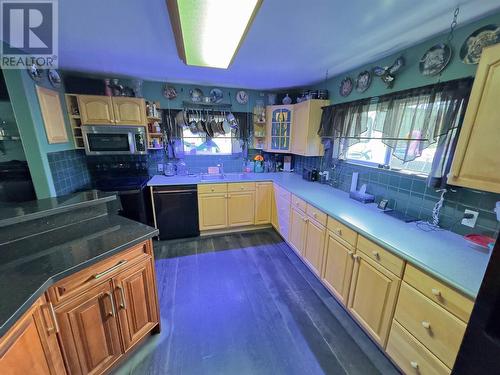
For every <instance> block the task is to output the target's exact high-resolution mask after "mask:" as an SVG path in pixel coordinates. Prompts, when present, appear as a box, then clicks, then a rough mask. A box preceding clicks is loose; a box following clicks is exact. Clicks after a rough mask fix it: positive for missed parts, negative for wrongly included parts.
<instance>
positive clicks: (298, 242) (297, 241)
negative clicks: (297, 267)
mask: <svg viewBox="0 0 500 375" xmlns="http://www.w3.org/2000/svg"><path fill="white" fill-rule="evenodd" d="M306 228H307V218H306V214H305V213H303V212H302V211H300V210H299V209H297V208H295V207H292V209H291V210H290V232H289V234H288V242H289V244H290V246H291V247H292V249H293V250H295V252H296V253H297V254H298V255H300V256H302V255H304V244H305V238H306Z"/></svg>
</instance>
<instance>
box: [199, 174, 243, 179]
mask: <svg viewBox="0 0 500 375" xmlns="http://www.w3.org/2000/svg"><path fill="white" fill-rule="evenodd" d="M248 176H249V174H248V173H225V174H208V173H203V174H202V175H201V180H202V181H220V180H245V179H248Z"/></svg>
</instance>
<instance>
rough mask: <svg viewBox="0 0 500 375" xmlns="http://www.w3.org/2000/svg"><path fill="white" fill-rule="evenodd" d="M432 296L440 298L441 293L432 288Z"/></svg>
mask: <svg viewBox="0 0 500 375" xmlns="http://www.w3.org/2000/svg"><path fill="white" fill-rule="evenodd" d="M432 294H434V295H435V296H436V297H441V291H440V290H439V289H436V288H432Z"/></svg>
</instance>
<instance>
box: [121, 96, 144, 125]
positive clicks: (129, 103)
mask: <svg viewBox="0 0 500 375" xmlns="http://www.w3.org/2000/svg"><path fill="white" fill-rule="evenodd" d="M113 112H114V115H115V123H116V124H117V125H146V104H145V102H144V99H138V98H120V97H116V98H113Z"/></svg>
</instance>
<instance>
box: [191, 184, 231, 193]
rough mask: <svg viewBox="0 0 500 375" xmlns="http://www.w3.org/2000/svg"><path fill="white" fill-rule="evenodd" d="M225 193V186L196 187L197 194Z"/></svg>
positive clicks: (204, 185) (202, 185) (206, 185)
mask: <svg viewBox="0 0 500 375" xmlns="http://www.w3.org/2000/svg"><path fill="white" fill-rule="evenodd" d="M225 192H227V184H200V185H198V193H199V194H205V193H225Z"/></svg>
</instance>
